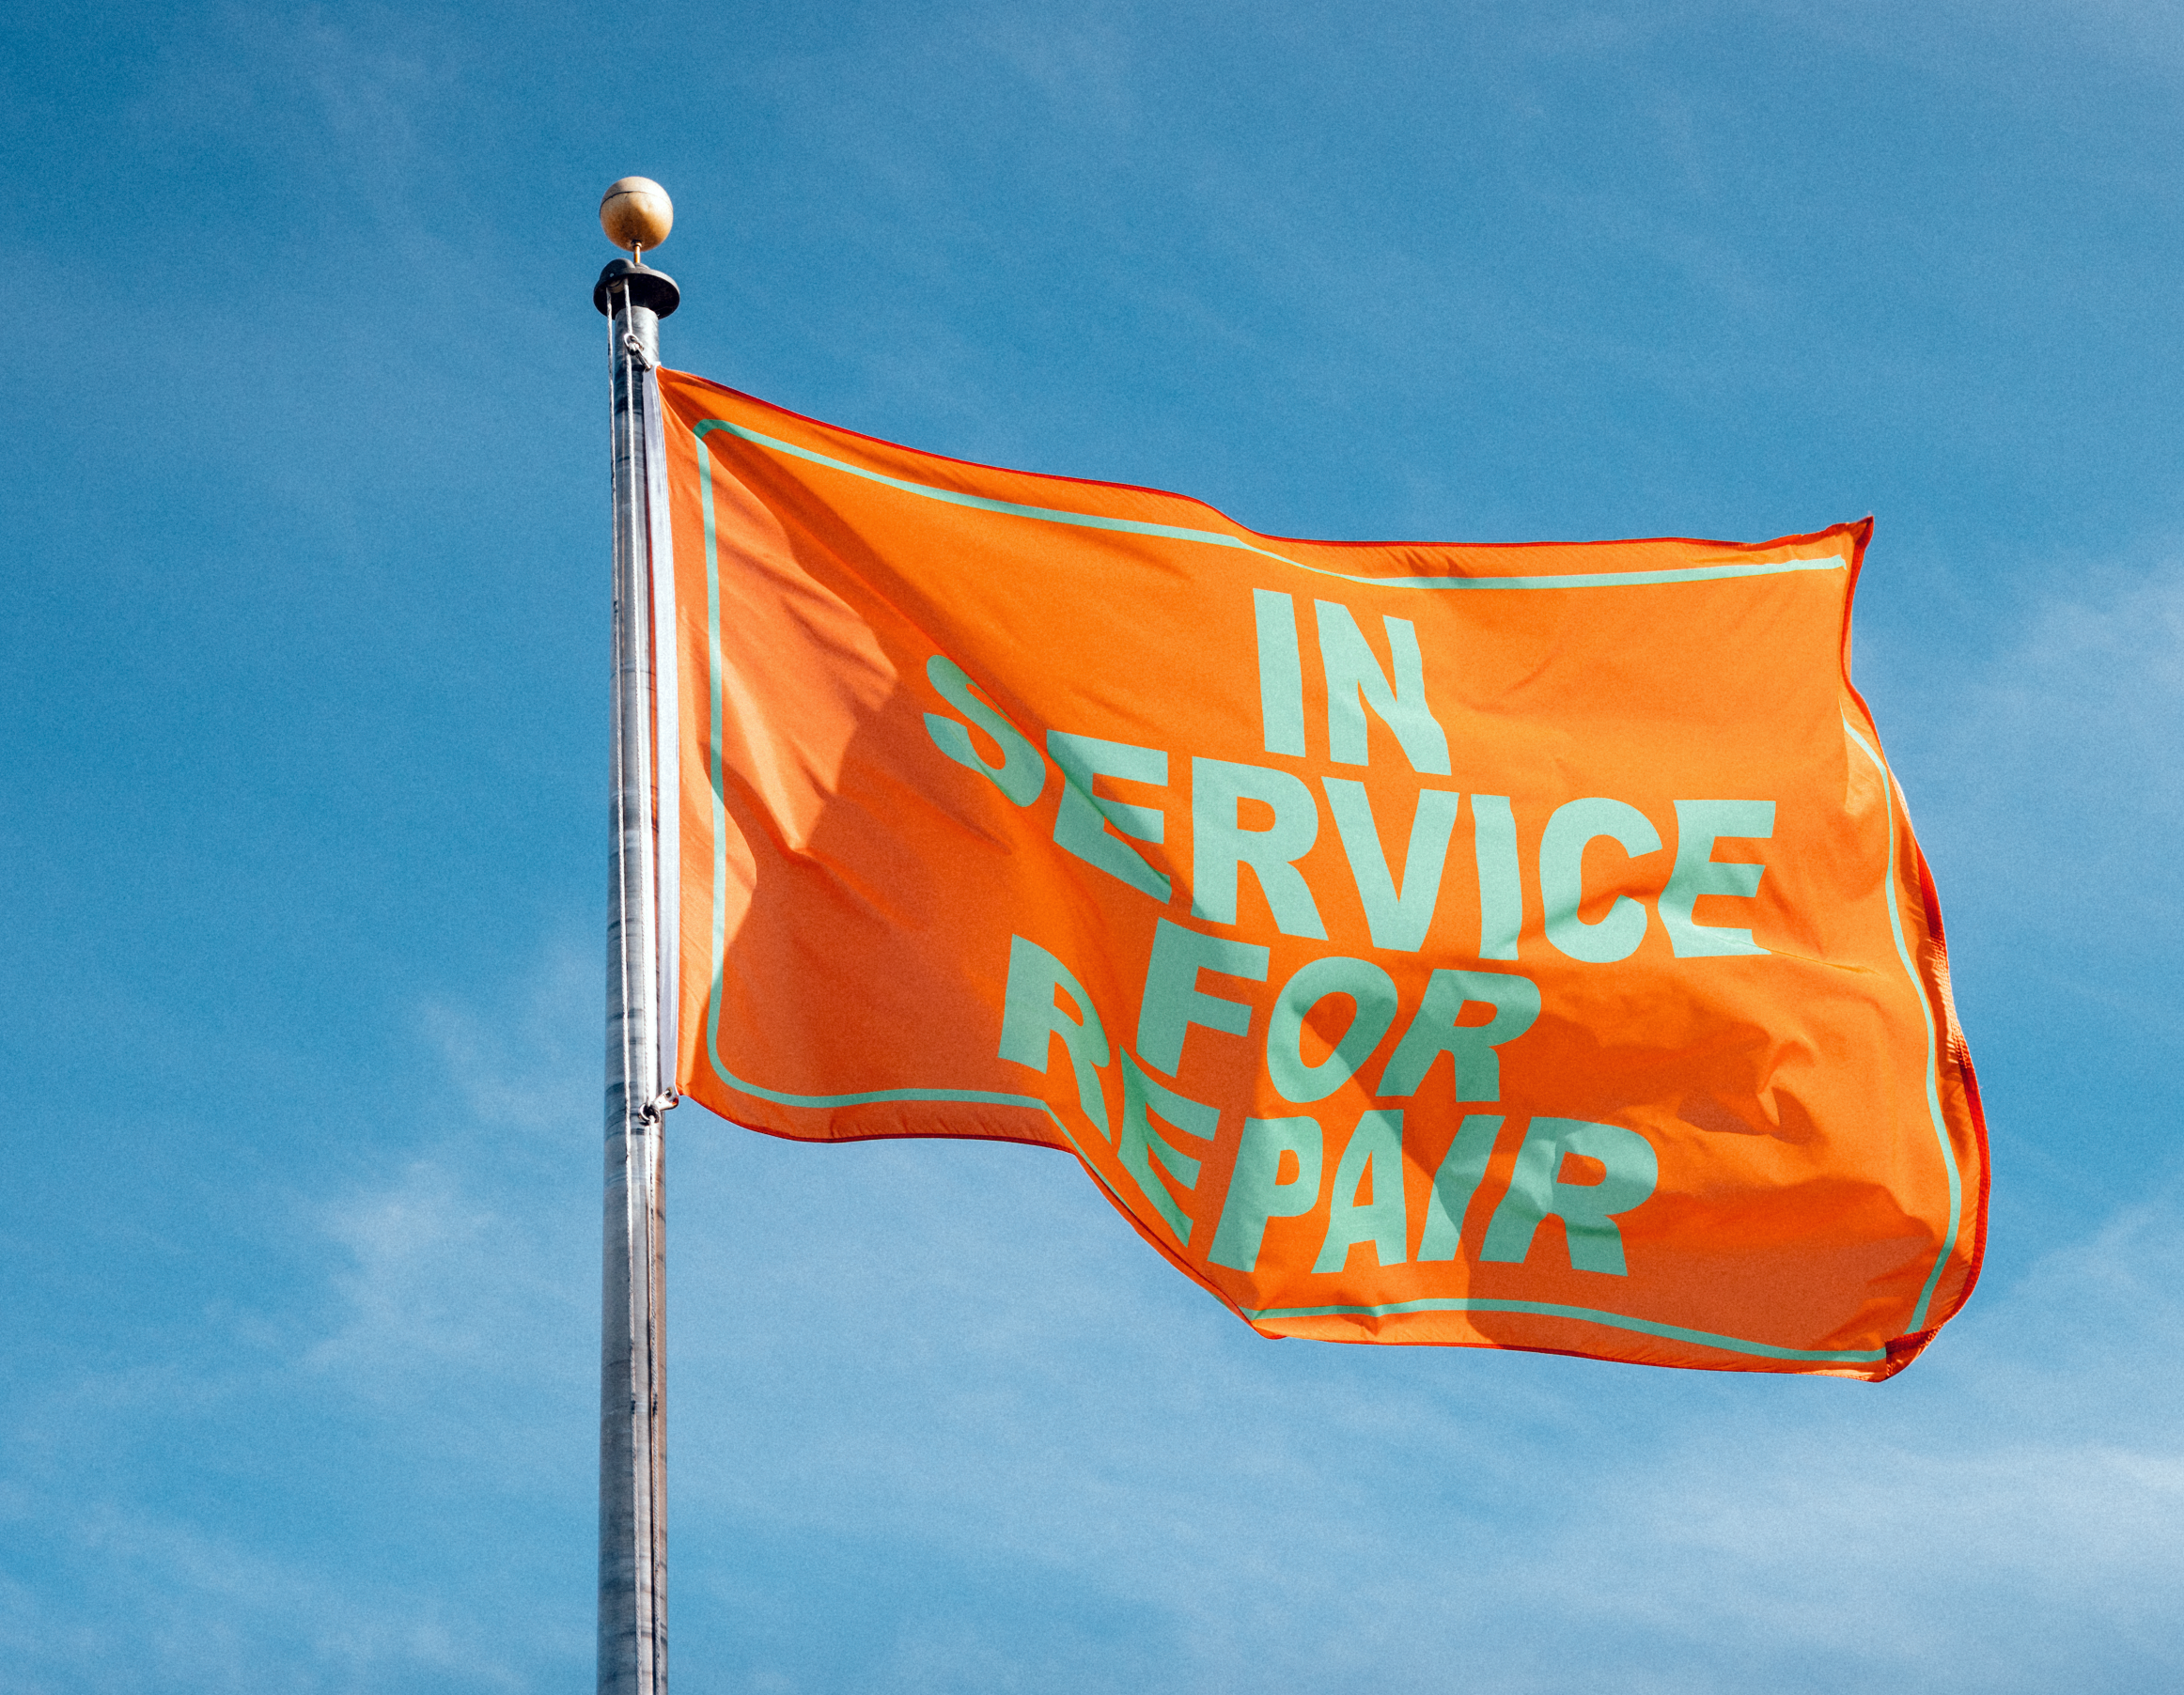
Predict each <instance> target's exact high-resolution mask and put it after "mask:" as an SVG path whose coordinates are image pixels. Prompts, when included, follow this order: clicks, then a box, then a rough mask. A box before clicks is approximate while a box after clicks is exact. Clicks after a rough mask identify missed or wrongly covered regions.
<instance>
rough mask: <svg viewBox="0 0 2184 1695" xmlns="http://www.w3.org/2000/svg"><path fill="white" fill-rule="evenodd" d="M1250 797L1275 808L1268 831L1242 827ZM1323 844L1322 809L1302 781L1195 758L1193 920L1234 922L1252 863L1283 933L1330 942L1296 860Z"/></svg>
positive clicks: (1279, 773)
mask: <svg viewBox="0 0 2184 1695" xmlns="http://www.w3.org/2000/svg"><path fill="white" fill-rule="evenodd" d="M1246 800H1250V801H1265V802H1266V804H1267V805H1269V806H1271V808H1273V813H1274V821H1273V823H1272V824H1271V825H1270V826H1269V827H1268V828H1266V829H1265V830H1245V829H1243V828H1241V827H1240V825H1239V824H1238V823H1237V821H1236V809H1237V803H1238V802H1239V801H1246ZM1318 839H1319V805H1318V802H1317V801H1314V800H1313V799H1312V791H1311V790H1310V789H1309V788H1306V787H1305V786H1304V785H1303V781H1302V780H1301V779H1299V778H1296V777H1292V776H1291V775H1289V773H1288V772H1287V771H1277V770H1268V769H1266V768H1265V767H1264V766H1257V765H1231V764H1229V763H1228V762H1227V761H1226V760H1225V759H1193V760H1192V761H1191V916H1192V917H1193V918H1205V919H1210V920H1211V921H1212V922H1213V923H1215V924H1234V923H1235V922H1236V883H1237V871H1238V868H1239V867H1240V866H1243V865H1249V866H1250V867H1251V868H1252V873H1253V875H1254V876H1256V878H1257V879H1259V888H1260V889H1261V890H1262V891H1264V893H1265V894H1266V897H1267V906H1268V907H1269V909H1270V910H1271V911H1272V912H1273V915H1274V925H1275V927H1276V928H1277V929H1279V930H1280V931H1281V932H1282V934H1283V935H1285V936H1309V937H1311V938H1312V939H1313V940H1315V941H1326V940H1327V926H1326V925H1322V924H1321V923H1320V922H1319V909H1318V907H1317V906H1315V905H1314V904H1313V902H1312V891H1311V889H1310V888H1309V887H1307V886H1306V884H1305V882H1304V874H1303V872H1301V871H1299V870H1298V869H1297V867H1296V865H1295V864H1294V863H1293V862H1294V861H1297V860H1301V859H1303V857H1304V855H1306V854H1307V853H1309V852H1311V851H1312V844H1313V843H1314V842H1316V841H1318Z"/></svg>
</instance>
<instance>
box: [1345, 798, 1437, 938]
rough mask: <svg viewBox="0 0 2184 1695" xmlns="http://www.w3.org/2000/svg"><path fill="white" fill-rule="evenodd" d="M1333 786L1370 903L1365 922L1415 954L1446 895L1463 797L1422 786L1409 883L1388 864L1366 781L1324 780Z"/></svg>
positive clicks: (1406, 866)
mask: <svg viewBox="0 0 2184 1695" xmlns="http://www.w3.org/2000/svg"><path fill="white" fill-rule="evenodd" d="M1320 782H1321V786H1322V787H1324V788H1325V789H1326V790H1327V805H1328V809H1329V810H1330V811H1332V812H1333V813H1334V827H1335V829H1336V830H1338V831H1340V832H1342V851H1343V853H1344V854H1345V855H1346V856H1347V857H1348V858H1349V875H1350V879H1351V880H1352V881H1353V882H1355V883H1356V884H1357V898H1358V902H1359V904H1360V905H1362V906H1363V907H1364V908H1365V924H1366V925H1367V927H1368V928H1370V930H1371V931H1372V938H1373V946H1375V947H1382V948H1387V949H1389V950H1390V951H1392V952H1396V953H1405V954H1414V953H1416V952H1417V951H1418V950H1419V949H1420V948H1422V947H1424V946H1425V945H1426V931H1427V926H1429V925H1431V924H1432V923H1433V908H1434V904H1435V903H1436V902H1437V901H1439V900H1440V898H1441V875H1442V870H1443V866H1444V865H1445V864H1446V863H1447V861H1448V838H1449V837H1450V836H1451V835H1452V834H1453V833H1455V831H1456V812H1457V808H1458V807H1459V805H1460V804H1461V803H1462V801H1463V797H1462V796H1461V795H1458V794H1452V793H1450V792H1449V791H1448V790H1447V789H1444V788H1422V789H1420V790H1419V791H1418V810H1417V812H1416V813H1415V814H1413V815H1412V819H1411V846H1410V848H1409V850H1408V851H1407V852H1406V853H1405V854H1404V855H1403V888H1402V892H1401V893H1400V894H1398V893H1396V879H1395V877H1394V875H1393V874H1392V873H1391V872H1390V871H1389V869H1388V856H1387V854H1386V853H1385V852H1384V851H1382V849H1381V832H1380V826H1379V825H1378V824H1376V823H1375V822H1374V821H1373V803H1372V801H1371V799H1370V798H1369V797H1368V796H1367V795H1366V794H1365V785H1364V784H1362V783H1359V782H1356V781H1354V780H1352V779H1350V778H1349V777H1325V778H1322V779H1321V780H1320Z"/></svg>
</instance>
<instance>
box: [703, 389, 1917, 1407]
mask: <svg viewBox="0 0 2184 1695" xmlns="http://www.w3.org/2000/svg"><path fill="white" fill-rule="evenodd" d="M716 427H717V428H725V429H734V430H736V433H738V434H739V435H745V436H751V439H753V440H756V441H758V442H760V443H764V444H766V445H769V446H779V447H782V448H785V449H786V450H788V451H789V452H792V453H796V454H798V455H801V456H802V457H803V458H805V459H817V460H819V462H820V463H823V464H835V465H840V467H841V469H843V470H845V471H850V472H854V473H855V474H857V475H860V476H864V475H872V476H873V480H874V481H878V482H890V483H893V482H896V480H897V479H895V478H892V477H881V476H878V475H876V474H871V473H866V472H862V471H858V470H857V468H856V467H855V466H853V465H846V464H842V463H841V461H839V460H832V459H824V458H823V456H821V455H819V454H814V453H810V452H807V451H806V450H805V449H803V448H800V447H792V446H790V445H789V444H788V443H775V442H772V441H770V440H769V439H768V438H766V437H762V436H755V435H752V432H750V431H747V430H743V429H741V428H739V427H737V426H735V425H731V424H728V423H727V422H726V421H725V420H722V419H710V420H708V421H706V422H705V423H701V424H700V425H698V426H697V428H696V431H695V433H696V434H697V435H699V436H701V437H702V436H703V435H704V434H705V433H706V431H707V430H709V429H711V428H716ZM697 467H698V500H699V505H700V506H701V508H702V509H703V511H704V514H705V609H706V651H707V656H708V661H709V663H708V670H709V672H710V707H709V709H710V715H711V732H712V739H711V769H710V777H711V782H712V827H713V925H712V929H713V977H712V987H711V992H710V995H709V997H708V1004H707V1008H706V1027H705V1034H706V1060H707V1062H708V1063H709V1064H710V1065H711V1066H712V1070H713V1075H714V1076H716V1077H718V1078H719V1079H720V1080H721V1081H722V1082H724V1083H725V1084H726V1085H727V1086H728V1087H729V1088H731V1089H733V1090H735V1091H736V1092H737V1093H738V1094H740V1095H748V1096H753V1097H754V1098H756V1099H758V1100H769V1101H772V1102H774V1103H775V1104H776V1105H779V1106H787V1107H804V1108H812V1109H817V1110H821V1111H823V1110H826V1109H828V1108H833V1107H853V1106H866V1105H872V1104H877V1103H879V1102H882V1101H890V1100H915V1101H953V1102H960V1103H962V1104H964V1105H968V1106H1005V1107H1022V1108H1026V1109H1029V1110H1031V1111H1034V1112H1042V1113H1044V1114H1045V1115H1046V1117H1047V1119H1048V1121H1049V1122H1050V1123H1052V1124H1053V1126H1054V1127H1055V1128H1057V1129H1059V1130H1060V1131H1061V1132H1062V1134H1063V1135H1064V1136H1065V1137H1067V1138H1068V1139H1069V1145H1070V1146H1071V1147H1072V1148H1073V1149H1075V1150H1076V1153H1077V1157H1078V1159H1081V1160H1082V1161H1083V1162H1084V1169H1085V1171H1086V1172H1088V1173H1089V1174H1091V1177H1092V1180H1093V1181H1094V1182H1095V1183H1097V1184H1099V1186H1100V1189H1101V1190H1104V1191H1105V1193H1106V1194H1107V1197H1108V1198H1109V1199H1110V1200H1111V1201H1113V1202H1114V1204H1115V1207H1116V1208H1117V1209H1118V1210H1119V1211H1122V1212H1125V1213H1128V1214H1129V1215H1130V1216H1131V1217H1132V1218H1135V1217H1137V1216H1138V1215H1137V1212H1136V1209H1135V1208H1134V1207H1132V1206H1131V1205H1130V1203H1129V1202H1128V1201H1126V1200H1125V1199H1124V1198H1123V1197H1122V1196H1121V1195H1120V1194H1119V1193H1118V1192H1117V1191H1116V1190H1115V1187H1114V1185H1112V1184H1111V1183H1109V1182H1108V1180H1107V1178H1106V1176H1105V1175H1104V1174H1102V1173H1101V1172H1100V1168H1099V1165H1098V1164H1097V1163H1096V1162H1095V1161H1094V1160H1093V1159H1092V1157H1091V1155H1090V1154H1089V1153H1088V1152H1087V1151H1086V1149H1085V1146H1084V1142H1083V1140H1082V1139H1080V1138H1079V1136H1078V1135H1077V1133H1076V1131H1075V1130H1073V1129H1072V1128H1070V1127H1069V1125H1068V1124H1067V1123H1066V1122H1064V1120H1063V1119H1062V1117H1061V1115H1060V1114H1059V1113H1057V1112H1055V1111H1054V1110H1053V1107H1052V1106H1050V1105H1049V1104H1048V1103H1047V1102H1045V1101H1044V1100H1041V1099H1040V1098H1039V1097H1038V1096H1036V1095H1007V1094H1003V1093H1001V1092H999V1091H996V1090H984V1089H872V1090H866V1091H865V1092H863V1093H858V1094H850V1095H790V1094H787V1093H785V1092H783V1091H781V1090H779V1089H769V1088H766V1087H764V1086H763V1085H761V1084H758V1083H752V1082H746V1081H743V1079H741V1078H740V1077H738V1076H736V1075H735V1073H734V1072H732V1071H730V1070H729V1069H728V1068H727V1067H726V1066H725V1065H723V1064H722V1063H721V1055H720V1045H721V991H722V987H723V985H722V972H723V971H724V970H725V965H726V961H727V953H728V819H727V801H726V785H725V776H724V773H723V771H722V769H721V743H722V740H723V739H724V737H723V728H724V723H725V709H724V705H723V698H724V692H725V690H724V683H723V678H722V673H723V671H724V669H725V659H724V656H723V654H722V651H721V573H720V546H719V540H718V536H717V534H716V531H715V526H714V522H713V477H712V456H711V455H710V454H708V453H702V452H701V453H700V454H699V455H698V456H697ZM897 486H898V487H901V488H905V489H908V490H911V491H913V492H915V493H930V494H932V495H934V496H935V497H936V498H944V499H948V500H950V501H952V502H953V503H955V504H958V505H977V506H990V507H993V508H995V509H998V510H1005V511H1006V510H1011V508H1008V507H1006V505H1004V504H1003V503H1000V502H995V501H981V500H977V499H975V498H974V497H973V496H970V495H950V494H948V493H947V491H946V490H924V489H921V488H919V486H918V485H916V484H911V483H899V484H897ZM1013 510H1015V511H1016V512H1017V513H1018V514H1019V515H1021V516H1025V517H1045V516H1049V515H1048V514H1045V513H1043V512H1041V511H1040V509H1039V508H1037V507H1029V506H1026V507H1021V508H1014V509H1013ZM1053 516H1055V517H1058V518H1063V519H1073V520H1076V521H1081V522H1084V523H1087V524H1095V525H1099V526H1101V527H1111V528H1116V529H1121V528H1134V529H1137V530H1139V531H1144V532H1149V533H1155V534H1172V535H1178V536H1181V537H1183V538H1185V539H1192V540H1196V539H1204V540H1207V541H1211V542H1215V543H1218V544H1220V545H1223V546H1227V547H1243V546H1244V545H1245V544H1243V543H1242V542H1239V541H1236V540H1235V539H1234V538H1233V537H1229V536H1216V535H1214V534H1212V533H1211V532H1190V531H1168V530H1163V529H1162V528H1161V527H1160V526H1156V525H1147V524H1139V525H1130V524H1128V523H1127V522H1126V521H1124V520H1121V519H1113V520H1109V519H1091V518H1087V517H1085V516H1084V514H1082V513H1068V514H1056V515H1053ZM1249 551H1251V552H1258V551H1259V550H1258V549H1256V548H1255V549H1251V550H1249ZM1269 557H1278V555H1269ZM1286 563H1294V562H1293V561H1289V562H1286ZM1840 566H1841V561H1839V560H1838V561H1835V562H1833V567H1830V566H1823V565H1814V566H1811V567H1809V568H1811V569H1826V568H1840ZM1304 568H1305V569H1307V570H1309V569H1311V567H1309V566H1307V567H1304ZM1783 568H1806V567H1798V566H1795V565H1794V564H1793V565H1792V566H1789V567H1779V568H1778V567H1765V568H1759V569H1765V570H1773V569H1783ZM1324 574H1327V575H1334V574H1335V573H1333V572H1329V573H1324ZM1743 574H1747V575H1755V574H1758V572H1757V570H1755V571H1751V572H1745V573H1743ZM1359 581H1375V580H1374V579H1359ZM1505 581H1506V580H1505ZM1594 581H1596V580H1594V579H1586V578H1577V579H1571V580H1568V581H1566V582H1561V581H1555V580H1551V579H1545V578H1541V579H1535V580H1532V585H1533V586H1542V585H1547V584H1549V583H1553V585H1554V586H1568V587H1583V586H1589V585H1590V584H1591V583H1593V582H1594ZM1860 745H1861V746H1863V745H1864V744H1863V743H1861V744H1860ZM1868 751H1870V750H1868ZM1884 776H1885V772H1884ZM1889 871H1890V883H1889V886H1890V889H1891V891H1892V894H1891V900H1890V906H1889V911H1890V914H1891V916H1892V917H1893V916H1894V914H1895V904H1894V895H1893V891H1894V888H1895V875H1894V874H1895V814H1894V812H1893V811H1892V812H1891V814H1890V834H1889ZM1897 947H1898V950H1899V951H1900V950H1901V948H1902V941H1901V936H1900V931H1899V933H1898V941H1897ZM1907 964H1908V956H1907ZM1928 1028H1929V1031H1930V1029H1931V1020H1930V1019H1929V1022H1928ZM1930 1047H1931V1044H1930V1043H1929V1050H1930ZM1929 1078H1930V1072H1929ZM1942 1146H1943V1152H1944V1154H1946V1153H1947V1151H1948V1150H1947V1143H1946V1140H1945V1139H1944V1141H1943V1144H1942ZM1949 1170H1950V1179H1951V1190H1950V1192H1951V1194H1952V1195H1954V1194H1955V1193H1956V1188H1955V1180H1956V1166H1955V1163H1954V1161H1952V1163H1951V1165H1950V1168H1949ZM1954 1216H1955V1215H1954V1213H1952V1217H1954ZM1955 1239H1956V1237H1955V1235H1954V1232H1953V1231H1952V1234H1951V1236H1950V1240H1951V1241H1952V1242H1953V1241H1954V1240H1955ZM1939 1275H1940V1267H1938V1266H1937V1267H1936V1268H1935V1276H1936V1277H1938V1276H1939ZM1931 1284H1932V1280H1931V1279H1929V1280H1928V1292H1929V1293H1930V1292H1931ZM1239 1310H1240V1311H1241V1312H1242V1313H1243V1314H1244V1316H1245V1317H1246V1318H1249V1319H1253V1320H1255V1321H1256V1320H1259V1319H1266V1318H1317V1317H1332V1316H1335V1315H1339V1314H1359V1315H1371V1316H1380V1315H1384V1314H1401V1313H1416V1312H1434V1311H1441V1312H1474V1313H1530V1314H1540V1315H1544V1316H1547V1317H1555V1318H1573V1319H1579V1320H1582V1321H1584V1322H1587V1323H1591V1324H1599V1325H1604V1326H1607V1327H1608V1328H1610V1329H1613V1330H1632V1331H1636V1332H1639V1333H1641V1334H1644V1335H1649V1336H1660V1337H1662V1338H1665V1339H1667V1340H1670V1341H1676V1342H1689V1343H1694V1344H1696V1345H1699V1346H1702V1347H1715V1348H1720V1349H1722V1350H1723V1351H1724V1352H1726V1353H1735V1354H1750V1355H1754V1356H1756V1357H1758V1358H1762V1359H1768V1360H1796V1361H1815V1362H1820V1363H1844V1364H1860V1365H1864V1364H1872V1363H1877V1362H1878V1361H1882V1360H1885V1359H1886V1358H1887V1357H1888V1354H1887V1350H1886V1349H1884V1348H1850V1349H1840V1350H1829V1349H1824V1348H1795V1347H1780V1346H1777V1345H1775V1344H1773V1343H1771V1342H1746V1341H1743V1340H1741V1339H1740V1338H1738V1337H1735V1336H1717V1335H1715V1334H1713V1333H1712V1332H1711V1331H1708V1330H1684V1329H1681V1328H1679V1327H1678V1326H1676V1325H1669V1324H1657V1323H1655V1322H1654V1321H1653V1320H1651V1319H1648V1318H1629V1317H1625V1316H1623V1315H1622V1314H1616V1313H1599V1312H1594V1311H1592V1310H1591V1309H1589V1308H1585V1307H1563V1306H1554V1305H1552V1304H1550V1303H1548V1302H1545V1301H1536V1300H1505V1301H1490V1300H1474V1299H1472V1298H1468V1297H1452V1298H1441V1299H1422V1300H1406V1301H1396V1302H1394V1303H1393V1304H1391V1305H1387V1306H1334V1307H1269V1308H1265V1309H1262V1310H1259V1311H1256V1312H1254V1311H1252V1310H1251V1309H1249V1308H1240V1309H1239ZM1920 1310H1921V1312H1922V1314H1923V1312H1924V1310H1925V1309H1924V1304H1923V1303H1922V1305H1921V1309H1920ZM1914 1328H1915V1326H1914Z"/></svg>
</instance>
